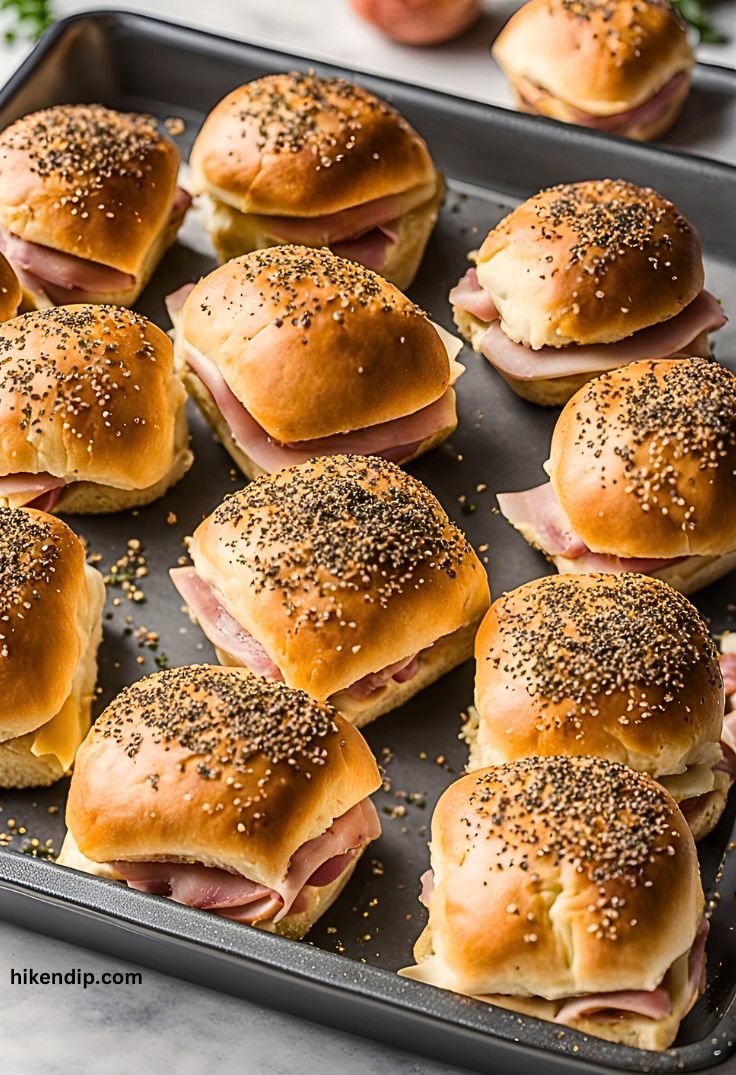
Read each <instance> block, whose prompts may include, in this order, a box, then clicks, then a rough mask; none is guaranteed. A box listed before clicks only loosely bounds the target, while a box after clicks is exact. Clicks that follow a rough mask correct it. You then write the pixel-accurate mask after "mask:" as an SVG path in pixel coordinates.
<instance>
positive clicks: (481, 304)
mask: <svg viewBox="0 0 736 1075" xmlns="http://www.w3.org/2000/svg"><path fill="white" fill-rule="evenodd" d="M449 298H450V302H451V303H452V305H453V306H455V307H457V308H458V309H459V310H465V311H466V313H469V314H472V315H473V317H477V318H478V320H479V321H496V320H497V319H498V310H497V309H496V307H495V305H494V302H493V299H492V298H491V296H490V295H489V294H488V292H487V291H485V290H484V289H483V288H482V287H481V286H480V284H479V283H478V273H477V270H476V269H468V271H467V272H466V273H465V276H463V277H461V278H460V280H458V282H457V283H456V284H455V286H454V287H453V289H452V291H451V292H450V296H449Z"/></svg>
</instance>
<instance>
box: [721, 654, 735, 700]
mask: <svg viewBox="0 0 736 1075" xmlns="http://www.w3.org/2000/svg"><path fill="white" fill-rule="evenodd" d="M719 661H720V664H721V674H722V676H723V689H724V691H725V692H726V698H730V697H731V695H732V694H736V653H722V654H721V655H720V657H719ZM729 708H732V707H729Z"/></svg>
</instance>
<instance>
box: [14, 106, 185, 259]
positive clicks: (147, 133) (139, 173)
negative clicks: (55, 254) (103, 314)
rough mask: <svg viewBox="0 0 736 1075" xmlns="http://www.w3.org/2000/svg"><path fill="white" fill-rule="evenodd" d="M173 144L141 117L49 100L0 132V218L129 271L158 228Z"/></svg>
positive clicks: (173, 165)
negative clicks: (40, 109) (45, 104)
mask: <svg viewBox="0 0 736 1075" xmlns="http://www.w3.org/2000/svg"><path fill="white" fill-rule="evenodd" d="M179 163H180V156H179V151H178V149H177V148H176V146H175V145H174V143H173V142H171V141H170V140H169V139H168V138H165V137H164V136H163V135H162V134H160V133H159V131H158V130H157V129H156V126H155V121H154V120H152V119H151V118H150V117H149V116H143V115H136V114H134V113H123V112H115V111H113V110H112V109H109V108H104V107H103V106H102V105H98V104H92V105H56V106H54V107H53V108H45V109H43V110H42V111H40V112H32V113H30V114H29V115H27V116H23V117H22V118H21V119H18V120H16V121H15V123H12V124H11V125H10V126H9V127H7V128H6V129H5V130H4V131H2V133H0V225H2V227H4V228H7V229H8V230H9V231H11V232H13V234H14V235H17V236H19V237H20V238H21V239H26V240H28V241H29V242H33V243H40V244H41V245H43V246H49V247H52V248H53V249H55V250H62V251H64V252H65V253H67V254H73V255H74V256H75V257H79V258H85V259H87V260H89V261H95V262H99V263H100V264H102V265H109V266H111V267H112V268H114V269H119V270H120V271H121V272H125V273H130V274H131V275H133V276H137V275H138V273H139V272H140V270H141V269H142V266H143V263H144V262H145V260H146V256H147V254H148V252H149V249H150V247H151V246H152V244H153V242H154V240H155V239H156V237H157V236H158V234H159V232H160V231H161V230H162V228H163V227H164V225H165V223H166V220H167V218H168V215H169V210H170V209H171V204H172V201H173V198H174V193H175V191H176V184H177V176H178V173H179Z"/></svg>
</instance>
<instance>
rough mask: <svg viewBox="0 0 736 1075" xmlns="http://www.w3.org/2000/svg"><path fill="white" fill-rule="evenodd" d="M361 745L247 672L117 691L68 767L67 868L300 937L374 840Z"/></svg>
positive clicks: (372, 770)
mask: <svg viewBox="0 0 736 1075" xmlns="http://www.w3.org/2000/svg"><path fill="white" fill-rule="evenodd" d="M380 785H381V777H380V774H379V772H378V767H377V765H376V762H375V760H374V758H373V755H372V754H371V752H370V750H369V748H368V745H367V743H366V742H365V740H364V739H363V737H362V736H361V734H360V732H357V731H356V730H355V729H354V728H352V727H350V725H349V724H348V723H347V722H346V721H345V720H344V719H343V718H342V717H341V716H340V715H339V714H338V713H336V712H335V711H334V710H332V709H331V708H330V707H329V706H324V705H318V704H317V703H316V702H314V701H312V699H311V698H308V697H307V696H306V695H305V694H302V693H301V691H292V690H290V689H289V688H288V687H285V686H284V685H283V684H282V683H272V682H269V681H268V680H264V679H260V678H258V677H257V676H252V675H250V674H248V673H247V672H245V671H244V670H243V669H237V668H210V667H208V666H207V665H194V666H191V667H184V668H172V669H168V670H167V671H165V672H157V673H155V674H154V675H152V676H147V677H146V678H145V679H142V680H140V681H139V682H138V683H134V684H133V685H132V686H130V687H126V688H125V690H123V691H122V693H121V694H119V695H118V697H117V698H116V699H115V700H114V701H113V702H112V703H111V704H110V705H109V706H108V707H107V709H106V710H105V712H104V713H103V714H102V716H101V717H100V718H99V720H98V721H97V722H96V724H95V725H94V727H93V729H92V731H91V732H90V734H89V736H88V737H87V739H86V740H85V742H84V744H83V745H82V747H81V749H80V751H79V754H78V756H77V764H76V766H75V769H74V776H73V778H72V783H71V787H70V789H69V798H68V800H67V808H66V823H67V828H68V833H67V836H66V839H65V841H64V845H63V847H62V849H61V854H60V855H59V858H58V861H59V862H60V863H61V865H63V866H69V867H72V868H73V869H78V870H83V871H85V872H87V873H92V874H96V875H98V876H101V877H108V878H113V879H116V880H121V881H125V882H127V884H128V885H129V886H130V887H131V888H136V889H139V890H141V891H143V892H149V893H153V894H155V895H158V896H168V897H169V898H171V899H172V900H175V901H176V902H177V903H183V904H187V905H188V906H189V907H199V908H202V909H203V910H206V911H210V912H212V913H213V914H216V915H221V916H222V917H224V918H230V919H233V920H234V921H237V922H247V923H249V924H251V925H254V926H259V927H260V928H262V929H266V930H269V931H271V932H275V933H280V934H282V935H284V936H288V937H302V936H304V934H305V933H306V932H307V931H308V930H309V929H310V928H311V926H313V925H314V923H315V922H316V921H317V919H318V918H319V917H320V915H322V914H324V912H325V911H326V910H327V909H328V908H329V907H330V906H331V904H332V903H333V901H334V900H335V899H336V898H337V896H338V895H339V894H340V892H341V891H342V889H343V888H344V886H345V884H346V883H347V881H348V879H349V878H350V875H351V874H352V872H353V870H354V868H355V865H356V863H357V861H358V859H359V858H360V856H361V854H362V853H363V851H364V850H365V848H366V847H367V845H368V844H369V843H370V842H371V841H372V840H375V839H376V838H377V837H378V836H379V835H380V833H381V826H380V823H379V820H378V815H377V814H376V810H375V807H374V806H373V803H372V802H371V800H370V799H369V798H368V796H369V795H370V794H371V792H374V791H376V790H377V789H378V788H379V787H380Z"/></svg>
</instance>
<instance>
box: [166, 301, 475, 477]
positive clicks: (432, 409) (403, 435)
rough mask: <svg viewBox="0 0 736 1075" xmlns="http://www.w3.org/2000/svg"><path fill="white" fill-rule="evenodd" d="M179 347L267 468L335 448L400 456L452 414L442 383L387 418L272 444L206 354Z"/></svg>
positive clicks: (408, 454) (451, 397) (247, 449)
mask: <svg viewBox="0 0 736 1075" xmlns="http://www.w3.org/2000/svg"><path fill="white" fill-rule="evenodd" d="M177 294H178V293H177ZM183 351H184V354H185V357H186V360H187V362H188V364H189V365H190V366H191V368H192V369H193V370H194V372H195V373H196V374H197V376H198V377H199V379H200V380H201V381H202V383H203V384H204V386H205V388H206V389H207V391H208V392H209V393H210V395H211V396H212V398H213V399H214V400H215V402H216V403H217V406H218V408H219V410H220V412H221V414H222V416H223V418H224V419H225V421H226V422H227V424H228V426H229V428H230V432H231V433H232V435H233V437H234V439H235V440H236V442H237V443H238V445H239V446H240V448H242V449H243V451H245V452H247V453H248V455H249V456H250V458H251V459H252V460H253V461H254V462H255V463H256V464H257V465H258V466H259V467H261V469H262V470H264V471H266V472H267V473H273V472H274V471H277V470H282V469H283V468H284V467H290V466H294V465H296V464H297V463H306V461H307V460H308V459H313V458H314V457H315V456H321V455H335V454H337V453H340V452H352V453H353V454H355V455H378V456H381V457H382V458H383V459H388V460H389V461H391V462H395V463H398V462H402V461H404V460H405V459H408V458H410V457H411V456H412V455H413V454H414V453H415V452H416V451H417V449H418V448H419V446H420V445H421V444H422V443H423V442H424V441H426V440H428V439H429V438H430V437H432V436H433V435H434V434H435V433H437V432H439V430H441V429H445V428H446V427H447V426H449V425H451V424H452V423H453V422H454V420H455V419H454V415H455V399H454V393H453V391H452V389H451V388H448V389H447V391H446V392H445V393H444V394H443V395H442V396H440V398H439V399H437V400H435V401H434V403H430V404H429V405H428V406H427V407H423V408H422V409H421V410H419V411H415V412H414V414H407V415H404V417H402V418H394V419H393V420H392V421H390V422H381V423H379V424H378V425H374V426H368V427H367V428H365V429H354V430H351V431H350V432H349V433H336V434H334V435H333V436H330V437H321V438H319V439H318V440H309V441H299V443H296V444H291V445H285V444H278V443H277V442H276V441H274V440H272V438H271V437H270V436H269V435H268V433H266V431H265V429H264V428H263V427H262V426H261V425H259V424H258V422H257V421H256V420H255V418H254V417H253V415H252V414H250V412H249V411H248V410H247V409H246V408H245V407H244V406H243V404H242V403H241V402H240V400H239V399H238V398H237V396H235V394H234V393H233V392H232V390H231V388H230V386H229V385H228V383H227V381H226V380H225V378H224V377H223V376H222V374H221V373H220V371H219V369H218V368H217V366H216V365H215V363H214V362H212V361H211V359H209V358H207V357H206V356H205V355H203V354H202V352H201V351H198V350H197V349H196V348H194V347H192V346H191V345H190V344H188V343H185V344H184V345H183Z"/></svg>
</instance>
